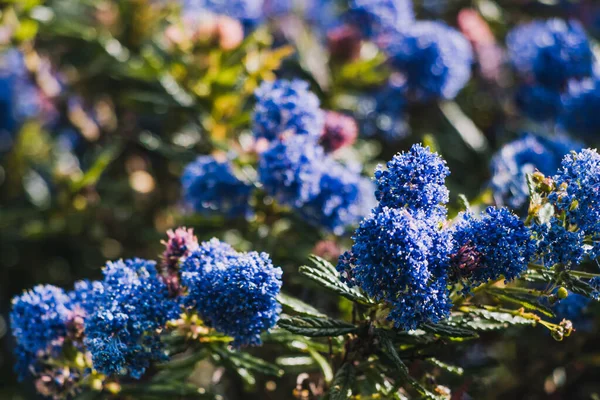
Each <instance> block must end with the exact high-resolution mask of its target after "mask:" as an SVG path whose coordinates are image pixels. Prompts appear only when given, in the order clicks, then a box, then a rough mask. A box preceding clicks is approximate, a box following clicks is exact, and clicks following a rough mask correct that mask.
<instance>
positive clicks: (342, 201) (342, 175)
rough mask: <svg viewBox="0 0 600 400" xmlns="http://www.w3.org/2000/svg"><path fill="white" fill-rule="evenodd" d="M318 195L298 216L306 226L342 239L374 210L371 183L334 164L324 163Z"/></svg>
mask: <svg viewBox="0 0 600 400" xmlns="http://www.w3.org/2000/svg"><path fill="white" fill-rule="evenodd" d="M324 161H325V162H324V164H323V165H322V167H323V170H324V172H323V175H322V176H321V180H320V182H319V194H318V195H317V196H316V197H315V198H313V199H312V200H310V201H309V202H307V203H306V204H304V205H303V207H302V208H301V209H300V214H301V215H302V216H303V217H304V218H306V220H307V221H308V222H309V223H312V224H313V225H315V226H321V227H324V228H326V229H328V230H330V231H332V232H333V233H335V234H338V235H341V234H342V233H343V232H344V230H345V228H347V227H348V226H350V225H354V224H357V223H358V222H360V220H361V219H362V218H364V217H365V216H366V215H368V214H369V212H370V211H371V208H373V207H374V206H375V196H374V195H373V192H374V191H375V187H374V186H373V184H372V182H371V181H370V180H369V179H367V178H363V177H362V176H360V174H359V173H357V172H354V171H351V170H350V169H348V168H347V167H345V166H343V165H341V164H340V163H338V162H337V161H335V160H333V159H331V158H327V159H326V160H324Z"/></svg>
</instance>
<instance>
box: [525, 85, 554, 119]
mask: <svg viewBox="0 0 600 400" xmlns="http://www.w3.org/2000/svg"><path fill="white" fill-rule="evenodd" d="M516 104H517V107H519V109H520V110H521V112H522V113H523V114H524V115H526V116H527V117H529V118H531V119H532V120H534V121H537V122H544V121H549V120H551V121H552V120H555V119H556V118H557V117H558V116H559V115H560V113H561V112H562V110H563V98H562V93H561V92H560V91H558V90H556V89H553V88H548V87H546V86H543V85H521V87H519V89H518V90H517V95H516Z"/></svg>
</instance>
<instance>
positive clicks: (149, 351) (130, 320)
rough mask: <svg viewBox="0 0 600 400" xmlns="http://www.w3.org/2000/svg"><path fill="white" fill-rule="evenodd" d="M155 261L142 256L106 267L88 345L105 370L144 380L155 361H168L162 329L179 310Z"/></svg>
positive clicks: (96, 364) (96, 363)
mask: <svg viewBox="0 0 600 400" xmlns="http://www.w3.org/2000/svg"><path fill="white" fill-rule="evenodd" d="M155 265H156V263H155V262H153V261H148V260H142V259H138V258H136V259H131V260H125V261H123V260H119V261H115V262H109V263H107V265H106V267H105V268H104V270H103V274H104V280H103V281H102V284H101V285H100V286H98V287H96V288H95V290H94V293H93V299H94V303H95V304H94V310H93V312H92V313H91V314H90V315H89V316H88V317H87V318H86V320H85V345H86V346H87V348H88V350H89V351H90V353H91V354H92V361H93V364H94V368H95V369H96V370H98V371H99V372H101V373H103V374H106V375H128V376H130V377H132V378H135V379H139V378H140V377H141V376H142V374H143V373H144V371H145V370H146V369H147V368H148V366H149V365H150V362H152V361H156V360H165V359H166V357H167V356H166V354H165V352H164V349H163V345H162V343H161V341H160V338H159V334H158V332H157V330H158V329H160V328H162V327H164V326H165V324H166V322H167V321H168V320H169V319H171V318H175V317H177V315H178V312H177V307H176V304H175V302H174V301H173V300H171V299H169V292H168V290H167V286H166V285H165V283H164V282H163V281H162V280H161V279H160V277H159V275H158V273H157V271H156V267H155Z"/></svg>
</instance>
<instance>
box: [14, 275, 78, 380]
mask: <svg viewBox="0 0 600 400" xmlns="http://www.w3.org/2000/svg"><path fill="white" fill-rule="evenodd" d="M70 316H71V298H70V297H69V296H68V295H67V293H65V291H64V290H62V289H60V288H57V287H56V286H52V285H38V286H35V287H34V288H33V289H31V290H29V291H26V292H25V293H23V294H22V295H20V296H17V297H15V298H13V300H12V310H11V312H10V325H11V329H12V334H13V336H14V337H15V341H16V343H17V348H16V350H15V354H16V355H17V358H18V359H19V360H20V362H19V363H18V364H17V372H18V373H19V377H20V378H21V379H24V378H25V377H26V376H27V375H29V365H32V364H34V363H35V357H36V356H37V354H38V353H48V352H52V351H54V350H55V349H56V348H60V346H61V341H60V339H63V338H64V337H65V336H66V334H67V322H68V321H69V318H70Z"/></svg>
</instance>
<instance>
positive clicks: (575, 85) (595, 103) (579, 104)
mask: <svg viewBox="0 0 600 400" xmlns="http://www.w3.org/2000/svg"><path fill="white" fill-rule="evenodd" d="M563 101H564V108H563V112H562V114H561V116H560V118H559V121H558V122H559V125H560V126H561V127H563V128H565V129H567V130H568V131H570V132H573V133H575V134H580V135H583V136H586V137H589V138H594V136H595V135H596V134H597V133H598V131H599V130H600V115H598V107H600V78H599V77H597V76H595V77H593V78H587V79H583V80H581V81H571V82H570V83H569V85H568V90H567V93H566V95H565V98H564V100H563Z"/></svg>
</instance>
